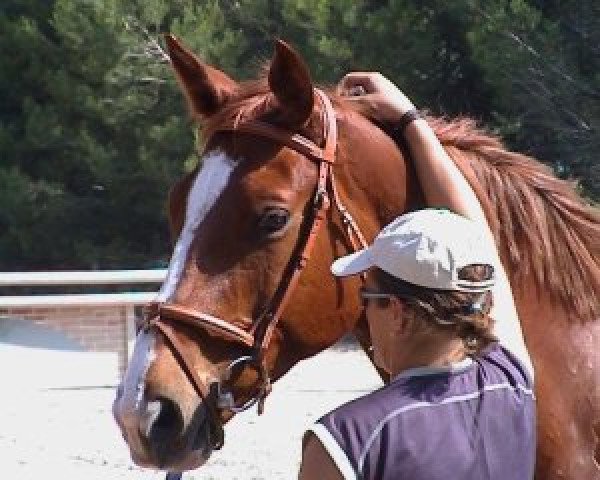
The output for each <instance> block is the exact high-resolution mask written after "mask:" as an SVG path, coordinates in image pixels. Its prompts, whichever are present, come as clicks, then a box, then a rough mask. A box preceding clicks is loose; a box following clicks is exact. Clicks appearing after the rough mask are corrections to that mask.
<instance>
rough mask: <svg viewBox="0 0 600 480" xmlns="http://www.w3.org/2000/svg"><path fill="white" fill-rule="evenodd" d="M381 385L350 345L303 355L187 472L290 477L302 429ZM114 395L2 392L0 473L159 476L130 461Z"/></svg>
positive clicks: (224, 479)
mask: <svg viewBox="0 0 600 480" xmlns="http://www.w3.org/2000/svg"><path fill="white" fill-rule="evenodd" d="M3 367H4V366H3ZM380 384H381V382H380V380H379V377H378V376H377V374H376V372H375V370H374V369H373V368H372V367H371V365H370V364H369V363H368V361H367V359H366V357H365V356H364V354H363V353H362V352H360V351H358V350H356V349H355V348H352V347H349V346H347V345H338V346H336V347H334V348H332V349H329V350H327V351H325V352H323V353H321V354H320V355H318V356H317V357H315V358H313V359H310V360H307V361H305V362H302V363H301V364H300V365H298V366H296V367H295V368H294V369H293V370H292V371H290V372H289V373H288V374H287V375H286V376H285V377H284V378H283V379H281V380H280V381H279V382H277V383H276V384H275V386H274V389H273V393H272V394H271V396H270V397H269V398H268V399H267V403H266V409H265V413H264V415H262V416H260V417H259V416H257V415H256V413H255V410H252V411H250V412H246V413H244V414H241V415H239V416H238V417H236V418H234V419H233V420H232V421H231V422H230V423H229V424H228V425H227V427H226V440H225V447H224V448H223V449H222V450H221V451H219V452H216V453H215V454H214V455H213V456H212V457H211V459H210V460H209V462H208V463H207V464H206V465H204V466H203V467H201V468H200V469H198V470H196V471H194V472H188V473H186V474H185V475H184V479H185V480H192V479H198V480H199V479H203V480H212V479H214V480H217V479H218V480H233V479H244V480H248V479H250V480H253V479H255V480H258V479H265V480H266V479H269V480H280V479H292V478H295V477H296V474H297V469H298V465H299V462H300V442H301V437H302V433H303V432H304V430H305V428H306V427H307V426H308V425H310V424H311V423H312V422H313V421H314V420H315V419H317V418H318V417H319V416H320V415H321V414H323V413H325V412H327V411H328V410H330V409H331V408H333V407H335V406H337V405H339V404H341V403H343V402H345V401H347V400H350V399H352V398H355V397H357V396H360V395H362V394H364V393H366V392H368V391H371V390H373V389H374V388H376V387H377V386H379V385H380ZM112 398H113V389H112V388H85V389H71V390H43V389H36V388H35V386H33V387H30V388H27V389H23V388H18V389H17V388H12V389H11V388H8V389H7V390H5V391H3V392H2V395H0V458H1V465H2V467H1V470H0V478H2V479H7V480H8V479H10V480H46V479H48V480H54V479H69V480H70V479H73V480H74V479H85V480H112V479H127V480H138V479H140V480H141V479H144V480H155V479H164V473H161V472H155V471H152V470H143V469H140V468H138V467H136V466H135V465H133V464H132V463H131V460H130V458H129V453H128V450H127V448H126V446H125V444H124V442H123V440H122V439H121V436H120V434H119V433H118V431H117V429H116V427H115V425H114V423H113V421H112V417H111V413H110V407H111V402H112Z"/></svg>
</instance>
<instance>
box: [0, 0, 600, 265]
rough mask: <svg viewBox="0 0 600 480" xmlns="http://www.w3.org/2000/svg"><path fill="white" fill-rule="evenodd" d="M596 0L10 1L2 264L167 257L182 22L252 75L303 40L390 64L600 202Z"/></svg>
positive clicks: (183, 123) (182, 143)
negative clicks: (170, 58)
mask: <svg viewBox="0 0 600 480" xmlns="http://www.w3.org/2000/svg"><path fill="white" fill-rule="evenodd" d="M599 9H600V7H599V6H598V3H597V2H596V1H595V0H567V1H564V2H549V1H542V0H508V1H507V0H502V1H500V0H489V1H488V0H486V1H482V0H460V1H453V2H447V1H444V0H423V1H418V2H416V1H410V0H389V1H383V0H240V1H229V0H202V1H198V0H177V1H175V2H173V1H166V0H145V1H141V0H127V1H126V0H98V1H90V0H50V1H47V2H35V1H32V0H5V1H4V2H2V5H1V6H0V72H1V73H0V270H13V269H40V268H110V267H115V268H116V267H119V268H123V267H144V266H149V265H152V266H155V265H158V264H161V263H164V262H165V261H166V259H167V257H168V250H169V244H170V243H169V235H168V231H167V226H166V225H167V222H166V218H165V208H164V203H165V200H166V195H167V192H168V188H169V185H171V184H172V182H173V181H174V179H175V178H176V177H177V176H179V175H180V174H181V173H182V172H183V171H184V170H186V169H190V168H193V166H194V165H195V162H196V159H195V156H194V148H195V147H194V143H195V141H194V133H193V129H192V128H190V121H189V120H188V117H187V112H186V111H185V103H184V102H183V100H182V98H181V95H180V93H179V91H178V88H177V85H176V82H175V81H174V78H173V75H172V74H171V72H170V69H169V67H168V65H167V64H166V62H165V59H164V56H163V53H162V52H161V50H160V48H159V44H160V42H161V37H160V34H161V33H163V32H173V33H175V34H176V35H178V36H179V37H180V38H182V39H183V40H184V41H185V43H186V44H188V45H189V46H190V47H191V48H192V49H193V50H194V51H196V52H197V53H198V54H199V56H200V57H201V58H203V59H204V60H205V61H207V62H209V63H211V64H214V65H216V66H218V67H220V68H222V69H223V70H225V71H226V72H227V73H228V74H230V75H231V76H232V77H234V78H236V79H245V78H251V77H254V76H255V75H256V73H257V72H258V71H259V69H260V67H261V65H262V64H263V63H264V62H265V61H266V60H268V59H269V58H270V56H271V52H272V43H273V38H275V37H280V38H283V39H285V40H287V41H289V42H290V43H292V44H293V45H294V46H295V47H296V48H298V50H300V52H301V53H302V54H303V55H304V57H305V58H306V60H307V61H308V63H309V65H310V68H311V71H312V72H313V75H314V79H315V80H316V81H317V82H318V83H320V84H334V83H335V82H336V81H337V80H338V79H339V78H340V77H341V76H342V75H343V74H344V73H346V72H347V71H349V70H352V69H360V70H378V71H381V72H382V73H384V74H385V75H387V76H389V77H390V78H391V79H392V80H394V81H395V82H396V83H397V84H399V85H400V86H401V87H402V88H403V89H405V90H406V91H407V93H408V94H409V95H411V97H413V98H414V100H415V101H416V102H417V103H418V104H419V105H422V106H425V107H427V108H429V109H431V110H432V111H433V112H436V113H444V114H448V115H456V114H461V113H462V114H468V115H471V116H474V117H476V118H478V119H480V120H482V121H484V122H485V123H486V124H487V125H489V126H491V127H492V128H494V129H495V130H496V131H498V132H499V133H501V134H502V135H503V136H504V137H505V138H507V140H508V141H509V142H510V144H511V146H513V147H515V148H518V149H520V150H524V151H526V152H529V153H532V154H534V155H535V156H537V157H538V158H540V159H542V160H543V161H546V162H547V163H549V164H550V165H552V166H554V168H555V169H556V170H557V172H558V173H559V174H561V175H563V176H565V177H573V178H575V179H577V180H578V181H579V185H580V187H581V189H582V192H584V193H585V194H586V195H588V196H589V197H590V198H591V199H596V201H597V200H598V199H600V163H599V162H598V160H597V155H596V152H598V151H600V136H599V134H598V129H599V125H598V123H599V121H600V101H599V100H600V55H599V53H600V51H599V50H598V45H600V11H599Z"/></svg>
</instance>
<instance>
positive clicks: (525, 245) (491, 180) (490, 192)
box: [202, 68, 600, 321]
mask: <svg viewBox="0 0 600 480" xmlns="http://www.w3.org/2000/svg"><path fill="white" fill-rule="evenodd" d="M328 93H330V96H331V97H332V100H333V101H334V104H335V105H336V106H337V107H338V108H340V109H342V110H343V109H349V110H355V111H357V110H358V111H359V113H364V112H360V109H357V108H356V106H355V105H349V102H345V101H344V99H343V98H340V97H337V96H336V95H335V94H333V92H331V91H329V92H328ZM276 108H277V101H276V99H275V98H274V96H273V94H272V93H271V92H270V89H269V86H268V82H267V80H266V68H265V69H264V70H263V75H262V76H261V77H260V78H259V79H258V80H253V81H248V82H243V83H240V84H239V86H238V88H237V90H236V91H235V92H234V94H233V97H232V98H231V99H230V100H229V101H228V102H227V103H226V105H225V106H224V108H223V109H221V111H219V112H218V113H217V114H216V115H213V116H212V117H209V118H208V119H206V120H205V123H204V124H203V126H202V133H203V137H204V138H205V139H207V138H209V137H210V136H211V135H212V133H214V132H215V131H217V130H218V129H219V126H222V125H223V124H231V123H236V122H241V121H244V120H249V119H256V118H259V117H264V116H265V115H269V114H270V113H273V112H274V111H275V110H276ZM427 120H428V122H429V124H430V125H431V127H432V128H433V130H434V131H435V133H436V135H437V136H438V138H439V139H440V141H441V143H442V144H443V145H444V146H445V147H446V148H447V150H448V152H449V154H450V156H451V157H453V158H454V160H456V161H457V162H459V163H467V164H468V165H469V166H470V167H471V169H472V170H473V172H474V174H475V176H476V179H477V181H478V182H479V184H480V186H481V187H482V191H483V193H484V194H485V195H486V196H487V200H488V201H489V202H485V203H489V206H490V207H491V209H492V210H493V211H492V212H488V213H491V215H492V217H495V218H496V219H497V223H496V226H495V228H493V230H494V235H495V237H496V241H497V242H498V244H499V245H500V247H501V248H502V249H505V250H506V252H507V254H508V258H507V260H508V265H507V267H508V268H509V269H510V271H511V273H512V274H513V275H512V278H513V279H515V280H516V281H517V282H521V283H522V282H524V281H525V279H526V278H528V276H530V275H531V276H532V277H533V279H534V282H535V285H536V286H537V288H538V290H539V291H542V290H544V291H546V292H547V293H549V295H550V297H551V298H552V299H553V300H557V301H558V302H560V303H561V304H562V305H563V306H564V307H565V308H566V309H567V310H568V311H573V310H574V313H575V314H576V316H577V317H578V318H580V319H582V320H584V321H585V320H595V319H596V318H598V316H600V241H599V239H600V213H599V212H598V211H597V210H594V209H593V208H592V207H591V206H588V205H586V204H585V203H584V202H583V200H582V199H581V198H580V197H579V196H578V194H577V193H576V191H575V188H574V185H573V184H572V183H570V182H567V181H564V180H560V179H558V178H557V177H555V176H554V175H553V173H552V172H551V170H550V169H549V168H548V167H547V166H545V165H543V164H541V163H539V162H538V161H536V160H534V159H533V158H531V157H528V156H526V155H523V154H519V153H515V152H511V151H509V150H507V149H506V148H505V147H504V145H503V144H502V142H501V141H500V140H499V139H498V138H497V137H495V136H493V135H491V134H489V133H488V132H485V131H484V130H482V129H480V128H478V127H477V126H476V124H475V122H474V121H473V120H471V119H468V118H458V119H454V120H446V119H443V118H436V117H430V116H429V117H428V118H427Z"/></svg>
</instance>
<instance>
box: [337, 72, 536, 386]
mask: <svg viewBox="0 0 600 480" xmlns="http://www.w3.org/2000/svg"><path fill="white" fill-rule="evenodd" d="M338 88H339V89H340V93H341V94H344V93H346V94H348V93H350V95H352V93H353V92H354V93H360V94H359V95H355V96H350V97H349V99H350V100H351V101H356V102H360V103H361V104H362V107H363V109H364V108H366V109H367V110H368V113H369V114H370V116H371V117H372V118H375V119H377V120H379V121H381V122H384V123H388V124H390V125H394V124H397V123H398V122H400V120H401V119H402V117H403V115H404V114H406V112H409V111H411V110H414V108H415V106H414V105H413V103H412V102H411V101H410V100H409V99H408V98H407V97H406V95H404V94H403V93H402V92H401V91H400V90H399V89H398V88H397V87H396V86H395V85H394V84H393V83H392V82H390V81H389V80H388V79H387V78H385V77H384V76H383V75H381V74H380V73H364V72H354V73H350V74H348V75H346V76H345V77H344V78H343V80H342V81H341V82H340V84H339V87H338ZM404 138H405V140H406V142H407V144H408V147H409V148H410V151H411V154H412V158H413V161H414V164H415V169H416V172H417V176H418V178H419V182H420V184H421V187H422V189H423V193H424V195H425V201H426V203H427V204H428V205H429V206H431V207H444V208H448V209H450V210H452V211H453V212H455V213H458V214H460V215H463V216H465V217H467V218H470V219H471V220H473V221H475V222H477V223H479V224H481V225H482V227H483V228H485V230H486V231H487V232H488V234H489V241H490V243H492V244H494V245H495V242H494V239H493V235H492V233H491V231H490V228H489V225H488V223H487V220H486V217H485V213H484V211H483V208H482V207H481V204H480V202H479V200H478V198H477V196H476V195H475V192H474V191H473V189H472V188H471V186H470V185H469V183H468V182H467V180H466V179H465V177H464V176H463V175H462V173H461V172H460V170H459V169H458V167H457V166H456V164H455V163H454V161H453V160H452V159H451V158H450V157H449V156H448V154H447V153H446V151H445V150H444V148H443V147H442V145H441V143H440V142H439V140H438V138H437V137H436V135H435V133H434V132H433V130H432V129H431V127H430V126H429V125H428V124H427V122H426V121H425V120H423V119H416V120H414V121H412V122H410V123H409V124H408V125H407V126H406V128H405V129H404ZM497 258H498V261H497V265H496V266H495V267H496V270H497V272H496V276H497V285H496V287H495V288H494V305H495V306H494V308H493V310H492V315H493V317H494V318H495V319H496V326H495V331H494V333H495V334H496V336H497V337H498V339H499V340H500V343H501V344H502V345H504V346H505V347H506V348H507V349H509V350H510V351H511V352H512V353H513V354H514V355H516V356H517V358H519V360H520V361H521V362H522V363H524V364H525V365H526V366H527V367H528V369H529V371H530V373H531V375H533V367H532V364H531V359H530V357H529V354H528V352H527V349H526V347H525V342H524V339H523V334H522V331H521V326H520V323H519V318H518V315H517V311H516V307H515V304H514V300H513V296H512V291H511V289H510V284H509V282H508V278H507V276H506V272H505V271H504V268H502V265H501V263H500V258H499V255H498V257H497Z"/></svg>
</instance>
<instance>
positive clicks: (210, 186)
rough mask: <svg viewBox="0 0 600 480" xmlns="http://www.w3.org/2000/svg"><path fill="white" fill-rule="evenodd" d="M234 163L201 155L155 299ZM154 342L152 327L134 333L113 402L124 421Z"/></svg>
mask: <svg viewBox="0 0 600 480" xmlns="http://www.w3.org/2000/svg"><path fill="white" fill-rule="evenodd" d="M235 166H236V162H235V161H234V160H233V159H231V158H230V157H228V156H227V155H226V154H225V153H223V152H221V151H220V150H214V151H211V152H209V153H208V154H206V155H205V156H204V158H203V166H202V170H200V172H199V173H198V175H197V176H196V179H195V180H194V184H193V186H192V188H191V189H190V192H189V195H188V200H187V210H186V214H185V223H184V226H183V229H182V231H181V235H180V236H179V239H178V240H177V244H176V245H175V249H174V251H173V255H172V257H171V262H170V263H169V271H168V273H167V277H166V279H165V281H164V283H163V285H162V287H161V289H160V292H159V293H158V297H157V301H159V302H165V301H168V300H169V299H170V298H171V296H172V295H173V293H174V292H175V288H176V287H177V284H178V283H179V280H180V279H181V275H182V273H183V268H184V266H185V261H186V258H187V255H188V250H189V248H190V245H191V244H192V241H193V239H194V236H195V234H196V232H197V230H198V228H199V227H200V225H201V223H202V221H203V220H204V218H205V217H206V214H207V213H208V212H209V210H210V209H211V207H212V206H213V205H214V203H215V201H216V200H217V198H218V197H219V195H220V194H221V192H222V191H223V190H224V188H225V186H226V185H227V182H228V180H229V176H230V175H231V172H232V171H233V169H234V168H235ZM154 344H155V337H154V332H152V331H150V332H141V333H140V334H139V335H138V336H137V339H136V342H135V348H134V351H133V355H132V357H131V360H130V362H129V365H128V366H127V371H126V372H125V377H124V379H123V382H122V396H121V398H120V399H119V400H118V404H117V405H118V409H119V411H120V413H121V416H122V418H124V421H125V422H127V420H128V419H129V418H132V417H134V416H135V415H136V413H139V410H140V407H141V403H142V399H143V395H144V384H145V380H146V375H147V373H148V370H149V369H150V366H151V365H152V362H153V361H154V359H155V357H156V354H155V352H154ZM132 421H133V418H132Z"/></svg>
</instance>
